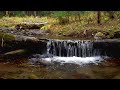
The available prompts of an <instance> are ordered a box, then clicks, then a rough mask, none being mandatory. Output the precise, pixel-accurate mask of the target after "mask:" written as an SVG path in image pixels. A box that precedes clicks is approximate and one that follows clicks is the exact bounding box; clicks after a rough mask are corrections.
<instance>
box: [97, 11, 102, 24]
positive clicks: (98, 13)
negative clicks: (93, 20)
mask: <svg viewBox="0 0 120 90" xmlns="http://www.w3.org/2000/svg"><path fill="white" fill-rule="evenodd" d="M100 14H101V13H100V11H97V23H98V24H100V23H101V22H100V21H101V20H100V17H101V15H100Z"/></svg>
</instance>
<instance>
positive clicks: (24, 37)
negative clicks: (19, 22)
mask: <svg viewBox="0 0 120 90" xmlns="http://www.w3.org/2000/svg"><path fill="white" fill-rule="evenodd" d="M15 37H16V38H15V40H16V41H39V39H37V38H36V37H29V36H22V35H16V36H15Z"/></svg>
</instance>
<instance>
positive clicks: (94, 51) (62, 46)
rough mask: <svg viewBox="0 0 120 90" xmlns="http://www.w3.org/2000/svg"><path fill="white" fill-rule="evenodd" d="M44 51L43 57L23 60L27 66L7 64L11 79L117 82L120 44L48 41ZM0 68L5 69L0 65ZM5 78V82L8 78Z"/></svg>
mask: <svg viewBox="0 0 120 90" xmlns="http://www.w3.org/2000/svg"><path fill="white" fill-rule="evenodd" d="M40 49H41V47H40V48H38V50H40ZM44 50H45V51H44V53H42V54H39V53H36V54H33V55H32V56H29V57H28V58H25V61H26V62H24V63H20V64H19V63H18V64H17V66H15V65H14V66H13V64H7V65H9V67H10V68H17V69H16V70H15V71H16V72H14V73H13V72H12V71H11V70H10V71H11V72H12V76H14V77H15V78H33V79H35V78H37V79H39V78H40V79H114V78H115V79H116V78H120V71H119V69H120V54H119V53H120V41H119V40H117V41H115V40H114V41H111V40H59V39H49V40H48V42H47V44H46V49H44ZM18 61H19V62H20V61H21V60H18ZM23 61H24V60H23ZM0 66H2V67H1V68H3V67H4V68H5V65H3V64H2V65H0ZM10 68H9V69H10ZM5 70H6V69H5ZM0 71H1V72H2V70H0ZM7 74H8V72H7ZM5 75H6V74H4V78H7V76H5ZM0 76H2V75H1V74H0Z"/></svg>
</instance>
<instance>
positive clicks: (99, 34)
mask: <svg viewBox="0 0 120 90" xmlns="http://www.w3.org/2000/svg"><path fill="white" fill-rule="evenodd" d="M95 36H96V37H104V34H103V33H102V32H98V33H96V34H95Z"/></svg>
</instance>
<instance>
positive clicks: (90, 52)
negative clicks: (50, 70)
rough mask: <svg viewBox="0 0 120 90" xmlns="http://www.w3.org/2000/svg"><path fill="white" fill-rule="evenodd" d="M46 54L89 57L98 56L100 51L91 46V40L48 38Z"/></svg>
mask: <svg viewBox="0 0 120 90" xmlns="http://www.w3.org/2000/svg"><path fill="white" fill-rule="evenodd" d="M47 54H51V55H53V56H60V57H72V56H76V57H91V56H100V51H99V49H94V48H93V41H92V40H49V41H48V43H47Z"/></svg>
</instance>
